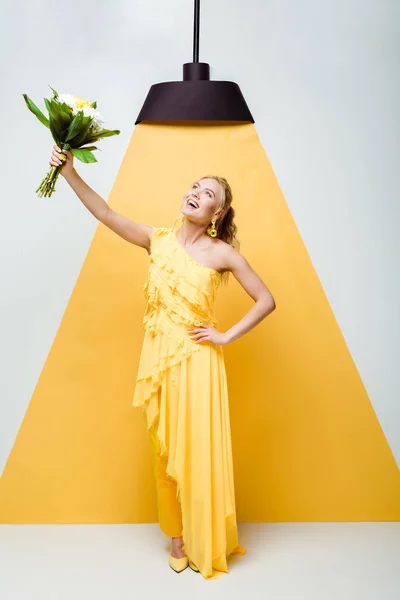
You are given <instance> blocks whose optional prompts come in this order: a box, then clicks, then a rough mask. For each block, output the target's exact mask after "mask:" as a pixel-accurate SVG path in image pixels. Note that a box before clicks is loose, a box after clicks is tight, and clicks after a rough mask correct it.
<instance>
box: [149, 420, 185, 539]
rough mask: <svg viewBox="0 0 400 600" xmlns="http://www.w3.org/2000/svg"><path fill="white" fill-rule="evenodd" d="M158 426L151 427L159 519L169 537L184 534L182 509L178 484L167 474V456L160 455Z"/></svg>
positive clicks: (162, 528) (161, 527)
mask: <svg viewBox="0 0 400 600" xmlns="http://www.w3.org/2000/svg"><path fill="white" fill-rule="evenodd" d="M156 429H157V428H156V427H152V428H151V429H150V438H151V441H152V448H153V468H154V474H155V477H156V488H157V506H158V520H159V523H160V529H161V531H163V532H164V533H165V535H167V536H168V537H181V536H182V511H181V504H180V502H179V499H178V498H177V496H176V494H177V485H176V482H175V480H174V479H172V477H170V476H169V475H167V472H166V466H167V456H166V455H164V456H161V455H160V444H159V441H158V439H157V433H156Z"/></svg>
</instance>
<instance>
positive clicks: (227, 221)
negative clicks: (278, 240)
mask: <svg viewBox="0 0 400 600" xmlns="http://www.w3.org/2000/svg"><path fill="white" fill-rule="evenodd" d="M201 179H215V181H218V183H219V184H220V186H221V187H222V198H221V204H220V205H219V207H218V210H220V209H221V208H223V209H224V214H223V216H222V217H217V221H216V223H215V228H216V230H217V236H216V237H217V238H219V239H220V240H222V241H224V242H226V243H227V244H229V245H230V246H233V247H234V248H235V249H236V250H239V248H240V241H239V240H238V238H237V237H236V236H237V231H238V228H237V225H236V223H235V221H234V218H235V209H234V208H233V206H232V199H233V194H232V189H231V186H230V185H229V183H228V181H227V180H226V179H225V178H224V177H219V176H218V175H204V177H201V178H200V180H201ZM210 225H211V223H210ZM228 279H229V271H225V273H223V274H222V277H221V282H222V283H225V284H227V283H228Z"/></svg>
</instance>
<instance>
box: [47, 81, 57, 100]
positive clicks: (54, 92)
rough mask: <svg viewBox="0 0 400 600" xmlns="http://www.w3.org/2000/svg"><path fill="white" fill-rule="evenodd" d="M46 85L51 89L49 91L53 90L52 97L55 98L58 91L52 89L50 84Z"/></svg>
mask: <svg viewBox="0 0 400 600" xmlns="http://www.w3.org/2000/svg"><path fill="white" fill-rule="evenodd" d="M47 85H48V86H49V88H50V89H51V91H52V92H53V94H54V98H57V97H58V92H56V90H54V89H53V88H52V87H51V85H49V84H47Z"/></svg>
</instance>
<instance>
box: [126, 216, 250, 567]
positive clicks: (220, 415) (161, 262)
mask: <svg viewBox="0 0 400 600" xmlns="http://www.w3.org/2000/svg"><path fill="white" fill-rule="evenodd" d="M220 281H221V274H220V273H218V271H215V270H214V269H212V268H210V267H206V266H205V265H202V264H200V263H199V262H197V261H196V260H195V259H194V258H193V257H192V256H190V254H189V253H188V252H186V250H185V249H184V248H183V246H182V245H181V243H180V242H179V240H178V238H177V237H176V232H175V229H173V228H167V227H155V228H153V233H152V239H151V249H150V254H149V273H148V280H147V282H146V283H145V285H144V293H145V298H146V300H147V304H146V309H145V314H144V317H143V326H144V340H143V346H142V352H141V356H140V359H139V366H138V373H137V378H136V384H135V390H134V396H133V403H132V404H133V406H140V407H142V409H143V410H144V411H145V413H146V420H147V427H148V429H149V430H150V429H151V428H155V429H154V431H156V434H157V438H158V440H159V446H160V448H161V454H162V455H165V456H166V457H167V467H166V472H167V474H168V475H169V476H170V477H172V478H173V479H174V480H175V481H176V484H177V493H178V498H179V501H180V504H181V511H182V526H183V533H182V536H183V542H184V549H185V552H186V555H187V556H188V557H189V558H190V559H191V560H192V561H193V562H194V564H195V565H196V566H197V568H198V569H199V571H200V573H201V574H202V575H203V577H204V578H206V579H213V578H215V577H218V576H220V575H221V574H223V573H224V572H225V573H228V568H227V557H228V556H229V555H230V554H233V553H235V554H245V552H246V550H245V548H243V547H242V546H240V545H239V543H238V532H237V524H236V509H235V494H234V479H233V464H232V449H231V431H230V420H229V404H228V388H227V379H226V372H225V364H224V356H223V350H222V346H220V345H218V344H214V343H212V342H210V341H202V342H199V343H196V342H195V341H194V340H192V339H191V338H190V336H189V334H188V331H189V330H190V329H192V328H194V327H196V326H199V325H201V324H202V323H206V324H209V325H212V326H214V327H215V326H216V325H217V320H216V318H215V314H214V300H215V295H216V292H217V289H218V286H219V284H220Z"/></svg>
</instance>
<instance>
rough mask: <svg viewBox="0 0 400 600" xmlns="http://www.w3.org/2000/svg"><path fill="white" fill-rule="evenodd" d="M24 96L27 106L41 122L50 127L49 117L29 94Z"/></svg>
mask: <svg viewBox="0 0 400 600" xmlns="http://www.w3.org/2000/svg"><path fill="white" fill-rule="evenodd" d="M22 96H23V97H24V100H25V103H26V105H27V107H28V108H29V110H30V111H31V112H32V113H33V114H34V115H35V116H36V117H37V118H38V119H39V121H40V122H41V123H43V125H45V126H46V127H49V120H48V119H47V117H45V116H44V114H43V113H42V111H41V110H40V109H39V108H38V107H37V106H36V104H34V103H33V102H32V100H31V99H30V98H29V96H27V95H26V94H22Z"/></svg>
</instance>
